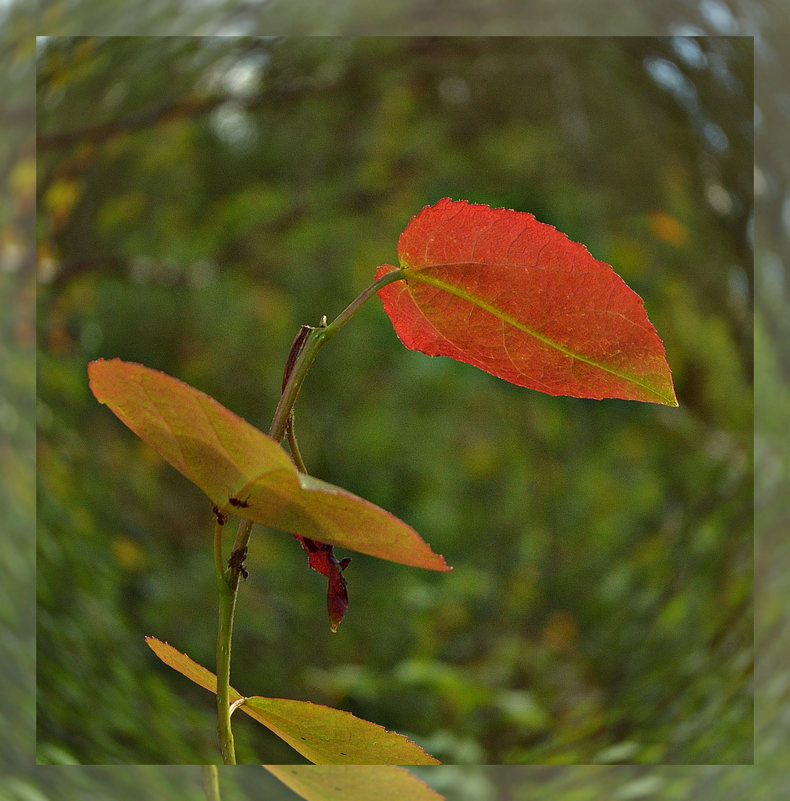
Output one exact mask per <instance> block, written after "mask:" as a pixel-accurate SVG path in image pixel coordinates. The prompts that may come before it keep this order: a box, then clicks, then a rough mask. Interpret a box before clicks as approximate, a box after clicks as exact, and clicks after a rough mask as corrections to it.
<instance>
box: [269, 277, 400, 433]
mask: <svg viewBox="0 0 790 801" xmlns="http://www.w3.org/2000/svg"><path fill="white" fill-rule="evenodd" d="M403 278H405V275H404V273H403V271H402V270H400V269H398V270H393V271H392V272H389V273H385V274H384V275H382V276H381V277H380V278H378V279H377V280H376V281H374V282H373V283H372V284H371V285H370V286H369V287H368V288H367V289H365V290H364V291H363V292H362V293H361V294H360V295H358V296H357V297H356V298H355V299H354V300H353V301H351V303H349V304H348V306H346V308H345V309H343V311H342V312H340V314H338V316H337V317H336V318H335V319H334V320H332V322H331V323H329V324H328V325H327V324H326V323H324V322H323V321H322V324H321V325H319V326H317V327H315V328H311V329H310V331H309V333H308V334H307V335H306V336H305V338H304V340H303V341H302V343H301V347H300V349H299V351H298V353H297V355H296V358H295V361H294V364H293V368H292V369H291V373H290V375H289V376H288V380H287V381H286V383H285V387H284V388H283V393H282V395H281V396H280V402H279V403H278V404H277V409H276V410H275V413H274V418H273V419H272V424H271V427H270V429H269V436H270V437H271V438H272V439H273V440H275V441H276V442H281V441H282V439H283V437H284V436H285V432H286V428H287V426H288V418H289V417H290V414H291V410H292V409H293V406H294V403H295V402H296V397H297V395H298V394H299V390H300V389H301V388H302V383H303V382H304V379H305V376H306V375H307V371H308V370H309V369H310V367H311V365H312V364H313V362H314V361H315V357H316V356H317V355H318V351H319V350H321V348H322V347H323V345H324V343H325V342H327V341H328V340H330V339H331V338H332V337H333V336H334V335H335V334H336V333H337V332H338V331H339V330H340V329H341V328H342V327H343V326H344V325H345V324H346V323H347V322H348V321H349V320H350V319H351V318H352V317H353V316H354V315H355V314H356V313H357V312H358V311H359V310H360V309H361V308H362V306H364V304H365V303H366V302H367V301H368V300H370V298H372V297H373V295H375V294H376V293H377V292H378V291H379V289H381V288H382V287H383V286H386V285H387V284H391V283H392V282H393V281H400V280H401V279H403Z"/></svg>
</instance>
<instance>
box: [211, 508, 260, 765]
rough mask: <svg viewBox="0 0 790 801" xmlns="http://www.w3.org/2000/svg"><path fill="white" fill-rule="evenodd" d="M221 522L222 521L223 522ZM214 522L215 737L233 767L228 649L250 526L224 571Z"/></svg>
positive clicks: (242, 529)
mask: <svg viewBox="0 0 790 801" xmlns="http://www.w3.org/2000/svg"><path fill="white" fill-rule="evenodd" d="M223 522H224V521H223ZM223 522H220V521H219V520H217V524H216V526H215V528H214V569H215V571H216V576H217V589H218V590H219V631H218V632H217V735H218V737H219V748H220V753H221V754H222V761H223V762H224V763H225V764H226V765H235V764H236V751H235V747H234V743H233V731H232V730H231V726H230V714H231V706H230V645H231V638H232V636H233V616H234V614H235V612H236V598H237V597H238V589H239V575H240V574H241V571H242V567H241V563H242V562H243V554H244V553H246V551H247V543H248V542H249V539H250V532H251V531H252V526H253V523H252V521H251V520H242V521H241V522H240V523H239V529H238V531H237V533H236V541H235V542H234V544H233V554H241V558H240V559H238V560H236V561H233V556H231V559H232V563H231V565H230V567H228V569H227V570H226V569H225V566H224V562H223V559H222V526H223Z"/></svg>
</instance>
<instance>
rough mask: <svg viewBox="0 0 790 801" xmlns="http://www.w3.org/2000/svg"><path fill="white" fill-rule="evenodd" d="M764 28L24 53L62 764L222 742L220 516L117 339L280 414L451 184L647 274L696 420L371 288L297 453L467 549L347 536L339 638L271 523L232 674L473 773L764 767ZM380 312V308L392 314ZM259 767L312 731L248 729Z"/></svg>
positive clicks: (47, 721) (624, 269) (327, 368)
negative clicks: (656, 35)
mask: <svg viewBox="0 0 790 801" xmlns="http://www.w3.org/2000/svg"><path fill="white" fill-rule="evenodd" d="M751 71H752V52H751V42H750V41H749V40H747V39H736V38H713V39H678V38H667V39H570V38H568V39H545V40H543V39H516V38H496V39H493V38H492V39H487V38H474V39H463V38H445V39H409V38H369V39H344V38H304V39H301V38H285V39H210V38H186V37H185V38H179V37H175V38H161V39H153V38H133V37H130V38H111V39H101V38H54V39H48V40H46V41H45V42H43V43H42V44H41V46H40V52H39V55H38V109H39V117H38V137H39V141H38V145H39V150H38V170H39V173H38V203H39V209H40V214H39V218H38V238H39V256H40V258H39V263H40V268H39V269H40V272H39V280H40V282H41V283H40V289H39V305H38V321H39V322H38V326H39V329H38V333H39V345H40V350H39V373H38V383H39V410H38V420H39V441H38V454H37V455H38V464H39V530H38V542H39V556H38V590H39V599H38V604H39V605H38V637H39V640H38V642H39V651H38V665H39V673H38V690H39V704H40V706H39V718H38V725H39V730H38V734H39V760H40V761H43V762H56V763H62V762H81V763H116V762H136V763H139V762H146V763H178V762H201V761H207V760H212V759H215V758H216V746H215V744H214V739H215V734H214V724H213V717H212V715H213V704H212V700H211V698H210V696H209V695H208V694H206V693H205V692H203V691H200V690H198V689H196V688H195V689H193V688H191V687H190V686H188V684H187V683H186V682H184V681H181V680H180V679H179V677H178V676H176V675H175V674H170V673H168V672H167V671H165V670H163V669H162V668H161V666H159V665H158V664H157V663H156V662H155V660H154V659H153V658H152V657H151V655H150V653H149V652H148V649H147V648H146V647H145V646H144V643H143V640H142V637H143V635H145V634H153V635H155V636H158V637H160V638H161V639H165V640H168V641H170V642H171V643H172V644H173V645H174V646H176V647H177V648H179V649H180V650H184V651H186V652H187V653H189V654H190V656H192V657H193V658H194V659H196V660H197V661H199V662H202V663H204V664H207V665H209V666H210V665H211V664H212V652H213V644H214V636H215V620H214V607H215V600H214V589H213V587H212V583H213V573H212V570H211V555H210V531H211V516H210V510H209V509H208V506H207V503H206V501H205V499H204V498H203V497H202V496H201V494H200V493H199V492H198V491H197V490H195V489H194V488H193V487H192V486H191V485H189V484H188V483H187V482H186V481H185V480H183V479H182V478H181V477H180V476H178V475H177V474H176V473H175V472H174V471H173V470H171V469H169V468H167V467H166V466H165V465H164V464H163V463H162V462H161V460H159V459H158V457H156V456H155V454H153V453H152V452H151V451H150V450H149V449H148V448H147V447H146V446H144V445H143V444H142V443H139V442H138V441H136V440H135V438H134V437H133V436H132V435H131V434H129V432H127V431H126V430H124V429H123V428H122V427H121V426H120V424H118V423H117V421H116V420H115V419H114V418H113V417H112V416H111V415H110V414H109V413H108V412H107V410H106V409H103V408H101V407H100V406H98V404H96V403H95V401H94V400H93V399H92V397H91V396H90V394H89V392H88V389H87V379H86V366H87V362H88V361H89V360H91V359H93V358H96V357H98V356H108V357H111V356H119V357H121V358H124V359H128V360H132V361H139V362H142V363H144V364H147V365H148V366H151V367H155V368H158V369H162V370H164V371H165V372H168V373H170V374H172V375H176V376H178V377H179V378H182V379H183V380H185V381H187V382H189V383H190V384H192V385H194V386H197V387H199V388H201V389H203V390H204V391H206V392H209V393H210V394H212V395H214V396H215V397H216V398H217V399H218V400H219V401H220V402H222V403H223V404H225V405H226V406H228V407H229V408H231V409H233V410H234V411H236V412H237V413H239V414H241V415H242V416H244V417H245V418H246V419H248V420H249V421H250V422H252V423H253V424H255V425H257V426H258V427H260V428H263V429H264V430H266V429H267V428H268V423H269V419H270V416H271V414H272V413H273V410H274V407H275V404H276V401H277V392H278V388H279V381H280V374H281V370H282V365H283V361H284V358H285V355H286V354H287V350H288V347H289V345H290V342H291V338H292V336H293V334H294V333H295V331H296V329H297V328H298V326H299V325H300V324H302V323H313V324H315V323H317V322H318V319H319V318H320V316H321V314H324V313H326V314H328V315H330V316H332V315H334V314H336V313H337V312H339V311H340V310H341V309H342V308H343V306H345V305H346V303H347V302H348V301H350V300H351V299H352V298H353V297H354V296H355V295H356V294H357V293H358V292H359V291H361V290H362V289H363V288H364V287H365V286H366V285H367V284H368V283H370V281H371V280H372V277H373V273H374V271H375V268H376V266H377V265H378V264H380V263H382V262H387V261H392V260H393V258H394V255H395V245H396V242H397V237H398V234H399V232H400V231H401V230H402V229H403V227H404V226H405V224H406V223H407V221H408V219H409V217H410V216H411V215H412V214H414V213H416V212H417V211H418V210H419V209H420V208H421V207H422V206H423V205H425V204H426V203H432V202H435V201H436V200H437V199H438V198H440V197H442V196H445V195H449V196H452V197H455V198H466V199H469V200H471V201H474V202H485V203H490V204H492V205H502V206H507V207H512V208H516V209H520V210H528V211H532V212H533V213H535V214H536V216H537V217H538V219H540V220H542V221H544V222H549V223H551V224H553V225H556V226H557V227H558V228H559V229H560V230H562V231H564V232H566V233H567V234H568V235H569V236H570V237H571V238H572V239H575V240H578V241H582V242H584V243H586V244H587V245H588V247H589V249H590V250H591V252H592V253H593V254H594V255H595V256H596V257H598V258H601V259H604V260H606V261H609V262H610V263H612V264H613V265H614V267H615V269H616V270H617V271H618V272H619V273H620V274H621V275H622V276H623V277H624V278H625V280H626V281H627V282H628V283H629V285H631V286H632V287H633V288H634V289H635V290H636V291H638V292H639V293H640V294H641V295H642V296H643V297H644V298H645V300H646V305H647V310H648V314H649V315H650V318H651V320H652V321H653V323H654V324H655V325H656V327H657V329H658V331H659V333H660V334H661V335H662V337H663V338H664V341H665V344H666V347H667V353H668V358H669V362H670V365H671V366H672V368H673V371H674V377H675V382H676V388H677V392H678V399H679V401H680V404H681V406H680V408H679V409H663V408H658V407H653V406H649V405H645V404H628V403H625V402H621V401H603V402H596V401H582V400H576V399H567V398H551V397H548V396H542V395H540V394H538V393H533V392H528V391H526V390H522V389H519V388H516V387H511V386H509V385H506V384H504V383H503V382H500V381H497V380H496V379H493V378H492V377H491V376H488V375H485V374H483V373H480V372H478V371H476V370H474V369H473V368H471V367H468V366H466V365H460V364H455V363H452V362H449V361H447V360H444V359H436V360H434V359H428V358H426V357H424V356H421V355H419V354H414V353H409V352H407V351H406V350H405V349H403V348H402V347H401V346H400V345H399V343H398V342H397V340H396V339H395V336H394V334H393V332H392V330H391V327H390V326H389V323H388V321H387V320H386V318H385V317H384V315H383V314H381V312H380V310H379V309H376V308H374V305H373V304H371V306H370V307H369V308H366V309H365V310H364V312H363V313H362V314H361V315H360V319H358V320H355V321H354V323H353V325H352V326H349V328H348V329H347V330H344V332H343V333H342V335H340V336H339V337H338V339H337V340H336V341H334V342H333V343H332V344H331V345H330V346H329V347H328V348H327V349H326V350H325V351H324V352H322V353H321V355H320V357H319V360H318V362H317V363H316V365H315V367H314V369H313V371H312V372H311V375H310V377H309V379H308V381H307V384H306V386H305V389H304V392H303V397H302V398H301V399H300V403H299V405H298V409H297V425H298V429H299V433H300V441H301V443H302V449H303V453H304V455H305V458H306V461H307V464H308V467H309V468H310V469H311V472H313V473H314V474H316V475H318V476H320V477H321V478H324V479H326V480H328V481H331V482H333V483H337V484H340V485H342V486H345V487H347V488H348V489H350V490H352V491H354V492H356V493H358V494H360V495H362V496H363V497H366V498H368V499H370V500H372V501H374V502H376V503H378V504H380V505H382V506H384V507H385V508H388V509H390V510H391V511H393V512H394V513H395V514H397V515H398V516H400V517H402V518H403V519H404V520H406V521H408V522H409V523H411V524H412V525H414V526H415V527H416V528H417V530H418V531H420V533H421V534H422V535H423V536H424V538H425V539H426V540H427V541H429V542H430V543H431V545H432V547H433V548H434V550H436V551H437V552H441V553H443V554H444V555H445V557H446V558H447V559H448V561H449V562H450V563H451V564H453V565H454V566H455V571H454V572H453V573H451V574H449V575H431V574H428V573H425V572H422V571H418V570H412V569H409V568H404V567H402V566H397V565H390V564H386V563H381V564H379V563H377V561H376V560H373V559H368V558H365V557H364V556H355V557H354V561H353V562H352V564H351V566H350V567H349V569H348V571H347V573H346V577H347V580H348V582H349V593H350V597H351V606H350V610H349V613H348V615H347V617H346V620H345V621H344V623H343V625H342V626H341V628H340V630H339V632H338V634H336V635H331V634H330V633H329V631H328V627H327V624H326V619H325V610H324V594H323V593H324V587H323V579H322V578H321V577H320V576H318V575H317V574H314V573H309V572H308V571H307V567H306V559H305V558H304V554H303V553H302V552H301V549H300V548H299V546H298V543H296V542H295V541H294V540H292V538H290V537H288V536H287V535H283V534H280V533H277V532H269V531H265V530H262V529H259V528H257V529H256V533H254V535H253V542H252V547H251V553H250V557H249V566H250V568H251V577H250V579H249V581H248V582H247V583H246V585H245V586H244V587H243V588H242V597H241V600H240V609H239V611H238V625H237V634H236V640H235V644H234V671H233V683H234V685H235V686H236V687H237V688H238V689H239V690H240V691H242V692H247V693H250V694H253V693H256V694H264V695H272V696H278V695H279V696H286V697H294V698H304V699H309V700H313V701H319V702H324V703H329V704H332V705H336V706H339V707H342V708H344V709H348V710H349V711H352V712H354V713H355V714H357V715H359V716H361V717H365V718H368V719H370V720H374V721H376V722H378V723H381V724H383V725H385V726H387V727H388V728H392V729H396V730H398V731H400V732H403V733H406V734H409V735H410V736H412V737H413V738H414V739H415V740H417V741H418V742H419V743H420V744H422V745H424V746H425V747H426V748H427V749H428V750H429V751H431V752H432V753H434V754H435V755H436V756H437V757H439V758H440V759H442V760H443V761H446V762H455V763H536V762H540V763H552V764H577V763H587V762H601V763H612V762H615V763H617V762H633V763H660V762H672V763H722V762H730V763H737V762H748V761H750V760H751V756H752V705H751V704H752V700H751V684H750V678H751V645H752V624H751V611H752V606H751V590H752V579H751V577H752V531H751V522H752V452H751V448H752V431H751V420H752V379H751V371H752V326H751V297H752V281H753V278H752V270H751V242H750V236H749V220H750V215H751V207H752V198H751V191H752V165H751V149H752V144H753V142H752V120H751V114H752V104H753V100H752V95H751V86H752V72H751ZM375 303H377V301H376V302H375ZM236 727H237V729H238V734H237V737H238V744H237V747H238V749H239V757H240V759H241V760H244V761H255V760H262V759H264V760H266V761H268V762H271V763H274V762H278V761H291V760H293V756H292V752H291V751H290V749H287V748H285V747H281V746H280V745H279V744H278V742H277V741H276V740H275V739H274V738H270V739H267V738H266V736H265V734H263V733H262V732H261V731H260V730H258V729H257V728H254V727H252V726H248V725H246V722H245V721H242V720H239V721H238V722H237V723H236Z"/></svg>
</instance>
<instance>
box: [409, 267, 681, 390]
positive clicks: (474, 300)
mask: <svg viewBox="0 0 790 801" xmlns="http://www.w3.org/2000/svg"><path fill="white" fill-rule="evenodd" d="M463 263H464V264H473V263H474V262H463ZM453 266H456V265H455V264H433V265H431V267H453ZM480 266H488V267H490V266H491V265H483V264H481V265H480ZM403 276H404V279H405V281H406V283H407V284H408V282H409V281H410V280H416V281H420V282H422V283H424V284H428V285H430V286H434V287H436V288H437V289H441V290H444V291H445V292H449V293H450V294H451V295H455V297H458V298H461V299H462V300H465V301H467V302H468V303H471V304H472V305H473V306H477V307H478V308H480V309H483V311H487V312H488V313H489V314H491V315H493V316H494V317H496V318H498V319H499V320H502V322H503V323H506V324H508V325H511V326H512V327H513V328H516V329H518V330H519V331H523V332H524V333H525V334H528V335H529V336H531V337H533V338H534V339H537V340H538V341H539V342H542V343H543V344H544V345H547V346H548V347H550V348H554V349H555V350H557V351H559V352H560V353H562V354H564V355H565V356H569V357H570V358H572V359H576V360H577V361H580V362H584V363H585V364H589V365H590V366H591V367H596V368H598V369H599V370H603V371H605V372H607V373H610V374H611V375H615V376H617V377H618V378H622V379H623V380H625V381H628V382H629V383H631V384H634V385H635V386H638V387H641V388H642V389H644V390H646V391H647V392H649V393H650V394H651V395H654V396H655V397H657V398H659V399H660V400H661V402H662V403H664V404H668V405H672V399H671V398H669V397H668V396H664V395H662V394H661V393H660V392H658V391H656V390H655V389H654V388H653V387H651V386H649V385H648V384H646V383H644V381H640V380H639V379H637V378H635V377H634V376H633V375H629V374H628V373H623V372H621V371H619V370H616V369H614V368H613V367H609V366H607V365H605V364H601V363H600V362H596V361H594V360H592V359H590V358H588V357H586V356H582V355H580V354H578V353H576V352H574V351H572V350H570V349H569V348H566V347H564V346H563V345H560V344H559V343H558V342H555V341H554V340H553V339H550V338H549V337H547V336H544V335H543V334H540V333H539V332H537V331H535V330H534V329H532V328H529V326H526V325H524V323H522V322H520V321H519V320H517V319H516V318H515V317H512V316H511V315H509V314H507V313H506V312H504V311H503V310H502V309H500V308H498V307H497V306H494V305H493V304H491V303H488V302H487V301H485V300H483V299H482V298H480V297H478V296H477V295H473V294H471V293H469V292H467V291H465V290H464V289H462V288H461V287H458V286H456V285H454V284H449V283H447V282H445V281H442V280H441V279H439V278H436V277H435V276H433V275H430V274H429V273H426V272H425V271H424V270H415V269H409V268H407V267H404V268H403ZM418 305H419V304H418Z"/></svg>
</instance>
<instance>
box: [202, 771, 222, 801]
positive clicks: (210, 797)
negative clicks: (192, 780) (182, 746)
mask: <svg viewBox="0 0 790 801" xmlns="http://www.w3.org/2000/svg"><path fill="white" fill-rule="evenodd" d="M200 778H201V781H202V782H203V792H204V793H205V794H206V801H221V796H220V794H219V773H218V771H217V766H216V765H201V766H200Z"/></svg>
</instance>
